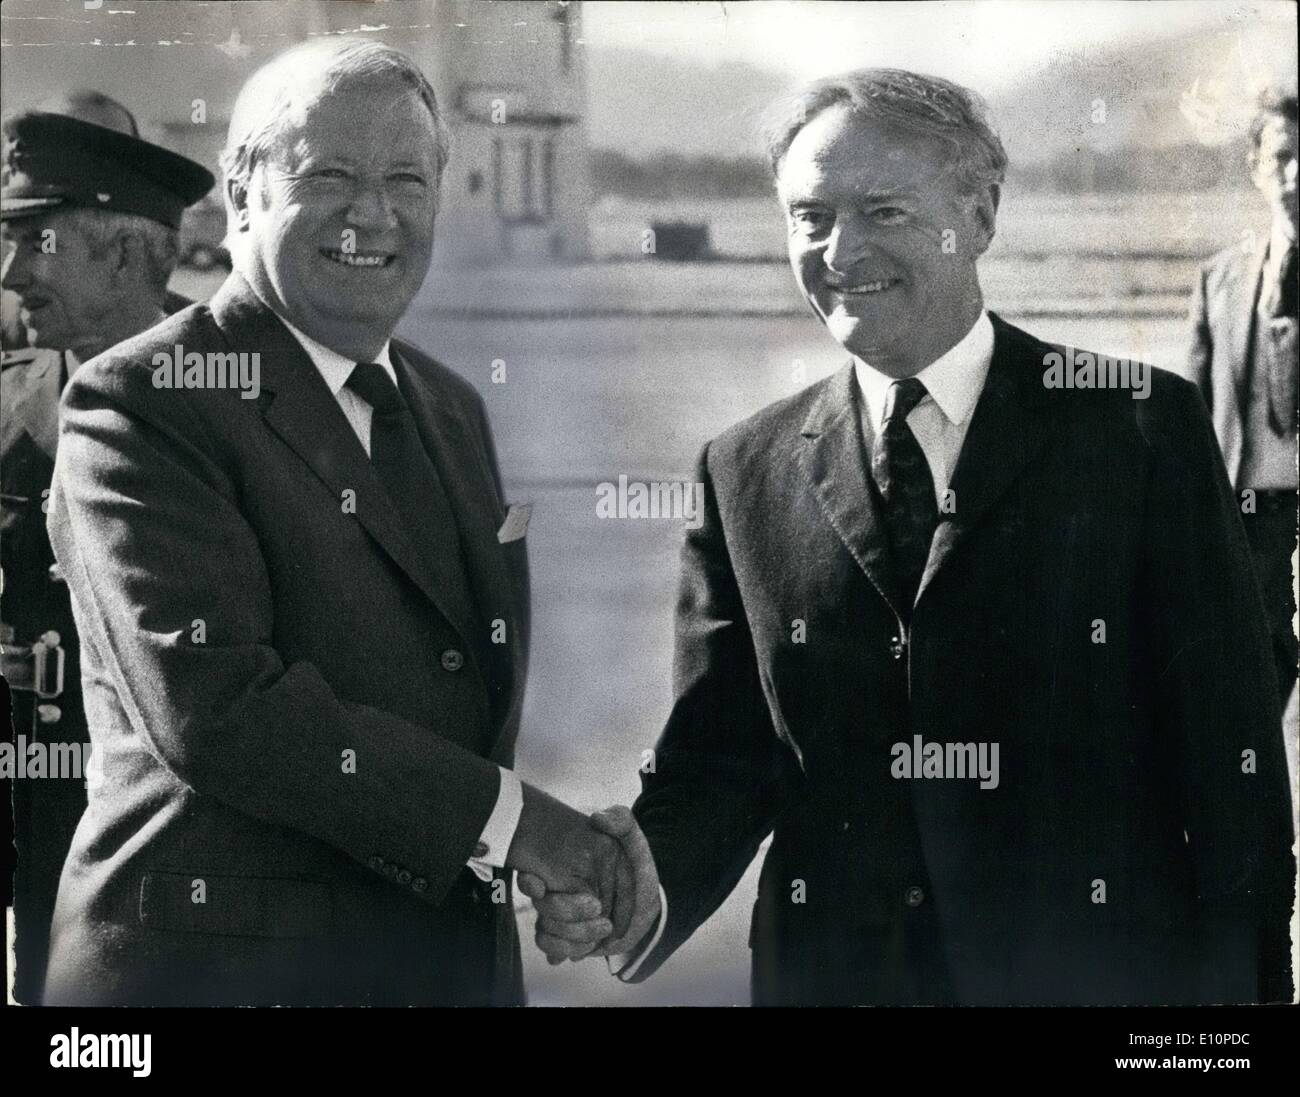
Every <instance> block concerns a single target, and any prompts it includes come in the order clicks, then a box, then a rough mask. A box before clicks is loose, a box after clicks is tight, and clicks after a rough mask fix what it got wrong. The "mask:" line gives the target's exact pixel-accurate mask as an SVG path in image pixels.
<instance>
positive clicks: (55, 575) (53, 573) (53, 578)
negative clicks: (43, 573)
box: [49, 564, 63, 583]
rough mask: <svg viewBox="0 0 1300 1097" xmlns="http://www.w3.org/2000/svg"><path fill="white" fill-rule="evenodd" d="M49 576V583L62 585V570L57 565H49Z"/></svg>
mask: <svg viewBox="0 0 1300 1097" xmlns="http://www.w3.org/2000/svg"><path fill="white" fill-rule="evenodd" d="M49 574H50V582H51V583H62V582H63V569H62V568H61V567H59V565H58V564H51V565H50V571H49Z"/></svg>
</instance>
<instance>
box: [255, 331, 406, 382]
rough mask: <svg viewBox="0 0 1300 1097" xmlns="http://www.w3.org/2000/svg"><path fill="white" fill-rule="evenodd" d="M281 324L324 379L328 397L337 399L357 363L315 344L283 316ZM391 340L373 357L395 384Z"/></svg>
mask: <svg viewBox="0 0 1300 1097" xmlns="http://www.w3.org/2000/svg"><path fill="white" fill-rule="evenodd" d="M280 323H282V324H283V325H284V326H285V327H286V328H288V329H289V332H290V333H291V334H292V335H293V337H294V338H295V339H297V340H298V342H299V343H301V344H302V349H303V350H305V351H306V352H307V356H308V357H309V358H310V359H311V360H312V364H313V365H315V367H316V369H317V370H318V371H319V372H320V375H321V376H322V377H323V378H324V379H325V384H327V385H328V386H329V390H330V395H332V396H334V397H335V398H337V397H338V394H339V392H340V391H341V390H342V389H343V387H344V386H345V385H346V384H347V383H348V378H349V377H351V376H352V371H353V370H354V369H355V368H356V365H357V363H356V362H354V361H353V360H352V359H351V358H348V357H346V356H344V355H342V354H339V352H338V351H336V350H330V348H329V347H327V346H325V345H324V344H323V343H318V342H316V340H315V339H313V338H312V337H311V336H310V335H306V334H304V333H303V332H301V331H299V330H298V329H297V328H295V327H294V326H293V325H292V324H291V323H289V321H288V320H286V319H285V318H284V317H283V316H281V317H280ZM391 343H392V340H391V339H385V340H384V345H383V346H382V347H380V348H379V353H378V354H376V355H375V358H374V360H375V361H376V362H377V363H378V364H379V365H381V366H383V367H384V372H385V373H386V374H388V379H389V380H390V381H392V382H393V384H394V385H396V384H397V373H396V371H395V370H394V369H393V360H392V358H391V357H390V355H389V353H388V348H389V346H390V345H391Z"/></svg>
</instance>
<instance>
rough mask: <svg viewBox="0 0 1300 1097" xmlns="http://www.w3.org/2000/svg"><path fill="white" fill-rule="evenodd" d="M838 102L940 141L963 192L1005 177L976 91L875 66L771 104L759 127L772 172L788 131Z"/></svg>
mask: <svg viewBox="0 0 1300 1097" xmlns="http://www.w3.org/2000/svg"><path fill="white" fill-rule="evenodd" d="M841 103H844V104H847V105H848V107H849V109H850V110H851V111H852V112H853V113H854V114H855V115H858V116H860V117H864V118H874V119H878V120H880V121H882V122H887V123H890V124H892V125H895V126H897V127H899V128H900V129H905V130H910V131H912V132H915V133H924V134H928V135H930V136H932V137H937V138H938V139H940V140H941V141H942V142H944V143H945V144H946V145H947V146H948V147H949V149H950V150H951V152H952V165H951V170H952V172H953V175H954V177H955V178H956V180H957V183H958V185H959V186H960V187H961V189H962V190H963V191H964V192H966V193H970V194H974V193H979V192H982V191H985V190H987V189H989V188H1000V187H1001V185H1002V181H1003V179H1004V178H1005V177H1006V170H1007V154H1006V152H1005V150H1004V149H1003V148H1002V141H1001V140H1000V139H999V138H998V135H997V133H996V132H995V131H994V129H993V126H992V124H991V122H990V121H989V116H988V108H987V106H986V105H985V103H984V100H983V99H982V98H980V96H979V95H978V94H977V93H975V92H973V91H971V90H970V89H969V88H964V87H962V86H961V85H960V84H954V83H953V82H952V81H951V80H944V79H942V78H941V77H938V76H927V75H925V74H923V73H918V72H908V71H907V70H906V69H882V68H872V69H857V70H855V71H853V72H846V73H843V74H841V75H839V76H830V77H826V78H824V79H821V80H817V81H815V82H813V83H811V84H809V85H808V86H807V87H805V88H803V89H801V90H800V91H798V92H796V93H795V94H794V95H792V96H790V97H789V98H787V99H784V100H781V101H780V102H778V103H777V104H776V105H775V106H774V107H773V108H772V109H771V110H770V111H769V112H768V114H767V116H766V118H765V121H764V125H763V136H764V140H765V142H766V145H767V158H768V164H769V166H770V167H771V170H772V175H773V176H776V175H777V174H778V173H779V172H780V170H781V163H782V161H783V160H784V159H785V154H786V153H787V152H788V151H789V149H790V145H791V143H792V142H793V141H794V139H795V135H796V134H797V133H798V132H799V131H800V130H801V129H803V128H804V126H806V125H807V124H808V123H809V122H811V121H812V120H813V119H814V118H815V117H816V116H817V115H819V114H821V113H822V112H823V111H824V110H827V109H828V108H830V107H833V106H836V105H838V104H841ZM995 194H996V191H995Z"/></svg>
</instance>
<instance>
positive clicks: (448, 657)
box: [442, 648, 465, 673]
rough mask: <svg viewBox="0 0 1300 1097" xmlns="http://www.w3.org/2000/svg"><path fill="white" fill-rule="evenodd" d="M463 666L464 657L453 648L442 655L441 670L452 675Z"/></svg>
mask: <svg viewBox="0 0 1300 1097" xmlns="http://www.w3.org/2000/svg"><path fill="white" fill-rule="evenodd" d="M464 665H465V656H463V655H462V654H461V653H460V652H459V651H457V650H456V649H455V648H448V649H447V650H446V651H444V652H443V653H442V669H443V670H450V671H452V672H453V673H454V672H455V671H458V670H460V668H461V667H463V666H464Z"/></svg>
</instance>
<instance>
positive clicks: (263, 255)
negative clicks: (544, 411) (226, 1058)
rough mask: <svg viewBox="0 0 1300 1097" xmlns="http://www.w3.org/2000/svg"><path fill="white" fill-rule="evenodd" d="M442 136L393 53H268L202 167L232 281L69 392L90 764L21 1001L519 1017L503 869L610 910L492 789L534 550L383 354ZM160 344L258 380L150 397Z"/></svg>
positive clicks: (482, 435)
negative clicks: (239, 368)
mask: <svg viewBox="0 0 1300 1097" xmlns="http://www.w3.org/2000/svg"><path fill="white" fill-rule="evenodd" d="M447 153H448V144H447V133H446V127H445V124H444V122H443V119H442V117H441V115H440V113H439V109H438V104H437V101H436V99H435V97H434V93H433V89H432V88H431V86H430V85H429V82H428V80H427V79H426V78H425V77H424V75H423V74H422V73H421V72H420V71H419V69H418V68H416V67H415V65H413V64H412V63H411V61H410V60H409V59H407V58H406V57H405V56H404V55H403V54H401V53H399V52H397V51H395V50H392V49H389V48H387V47H384V46H381V45H379V44H377V43H373V42H367V41H361V40H346V39H345V40H339V39H329V40H322V41H317V42H313V43H310V44H307V45H304V46H300V47H296V48H294V49H292V50H290V51H288V52H287V53H285V54H282V55H281V56H280V57H278V58H277V59H275V60H273V61H272V62H270V63H269V64H268V65H267V66H265V67H264V68H263V69H261V70H259V71H258V72H257V73H256V74H255V75H254V76H253V77H252V78H251V80H250V81H249V83H248V84H247V85H246V86H245V88H244V89H243V91H242V92H241V94H240V96H239V98H238V100H237V102H236V105H235V108H234V111H233V113H232V117H231V124H230V131H229V135H228V140H227V146H226V149H225V152H224V153H223V162H222V167H223V169H224V175H225V180H224V185H225V196H226V206H227V218H228V243H229V246H230V250H231V255H232V259H233V262H234V273H232V275H231V277H230V278H229V280H228V281H227V282H226V284H225V285H224V286H223V287H222V288H221V290H220V291H218V293H217V295H216V296H215V297H214V298H213V300H212V302H211V303H210V304H209V305H207V306H194V307H193V308H190V309H187V310H185V311H184V312H182V313H180V314H178V315H177V316H175V317H173V318H172V319H171V320H170V321H168V322H167V323H165V324H162V325H160V326H158V327H156V328H155V329H153V330H152V331H150V332H148V333H146V334H145V335H144V336H141V337H139V338H136V339H133V340H130V341H128V342H126V343H124V344H122V345H121V346H118V347H116V348H114V349H113V350H112V351H111V352H109V353H108V354H105V355H102V356H100V357H99V358H96V359H94V360H93V361H91V362H89V363H87V364H86V365H84V366H83V367H82V368H81V369H80V370H79V371H78V372H77V374H76V376H75V377H74V379H73V381H72V383H71V384H70V386H69V388H68V391H67V394H66V396H65V398H64V406H63V421H62V434H61V442H60V446H59V456H58V461H57V464H56V467H55V477H54V480H55V486H54V494H53V497H52V505H51V508H50V518H49V528H50V535H51V540H52V541H53V544H54V548H55V552H56V554H57V556H58V560H59V563H60V564H61V565H62V567H63V570H64V573H65V575H66V576H67V581H68V585H69V587H70V589H71V592H72V600H73V607H74V611H75V614H76V618H77V623H78V626H79V628H80V631H81V635H82V641H83V659H82V666H83V675H82V677H83V682H84V688H85V695H86V712H87V718H88V722H89V727H90V735H91V739H92V741H93V743H94V745H95V746H96V748H98V750H99V751H100V753H101V756H102V771H103V779H102V781H101V782H100V783H99V784H98V785H97V786H96V787H95V788H94V789H92V790H91V796H90V805H89V809H88V811H87V812H86V815H85V816H84V817H83V820H82V823H81V826H80V827H79V829H78V831H77V835H76V838H75V840H74V842H73V846H72V851H71V854H70V855H69V858H68V863H67V866H66V868H65V870H64V874H63V879H62V882H61V885H60V890H59V898H58V906H57V909H56V912H55V918H54V928H53V941H52V945H51V955H50V973H49V978H48V982H47V1000H48V1001H51V1002H55V1003H108V1004H126V1003H136V1004H163V1003H172V1004H258V1003H262V1004H269V1003H282V1004H288V1003H300V1004H323V1005H334V1004H362V1003H369V1004H391V1005H413V1004H489V1003H502V1004H512V1003H519V1002H521V1001H522V999H523V991H522V983H521V978H520V965H519V954H518V937H517V933H516V930H515V922H514V911H513V905H512V903H511V896H510V878H509V875H508V871H507V870H508V869H510V868H516V867H517V868H521V869H528V870H529V871H530V872H531V873H534V874H537V875H538V876H539V877H541V878H544V879H546V880H547V881H548V883H549V884H550V885H551V886H555V887H559V888H570V889H578V888H585V889H586V890H587V891H589V892H591V893H593V894H594V895H597V896H599V897H600V902H599V903H598V905H599V906H600V907H601V908H602V910H603V911H604V912H605V913H607V914H609V915H611V916H612V917H611V920H610V922H609V923H607V924H606V925H604V926H603V927H602V928H604V930H605V933H606V934H608V933H609V932H610V931H611V930H612V929H614V928H615V927H616V926H619V927H622V926H625V925H627V924H628V919H627V916H626V915H627V903H626V901H624V902H622V903H621V905H619V906H618V908H617V911H616V909H615V906H614V900H615V897H616V895H617V894H618V890H617V889H618V887H619V886H621V885H622V884H627V883H628V882H630V874H629V872H628V870H627V869H626V868H625V867H623V866H622V865H621V862H620V860H619V858H620V854H619V847H618V845H617V844H616V843H615V841H614V840H613V839H612V838H611V837H609V836H607V835H605V834H602V833H600V832H598V831H597V830H596V829H594V828H593V826H592V825H590V824H589V822H588V820H587V818H586V817H585V816H584V815H581V814H579V813H577V812H575V811H573V810H572V809H570V808H567V807H565V806H564V805H563V804H560V803H558V802H557V801H555V800H553V799H551V798H549V797H547V796H545V795H544V794H543V793H541V792H539V791H537V790H535V789H533V788H531V787H529V786H527V785H521V783H520V782H519V780H518V778H516V777H515V776H514V775H513V773H511V772H510V766H511V760H512V757H513V751H514V741H515V736H516V733H517V730H518V726H519V715H520V706H521V701H522V696H523V686H524V675H525V670H526V664H527V645H528V628H529V619H528V573H527V556H526V550H525V547H524V540H523V536H522V533H523V528H524V524H523V523H522V522H521V521H518V520H513V521H512V520H510V519H508V517H507V508H506V505H505V502H504V500H503V498H502V486H501V480H500V477H499V475H498V471H497V464H496V457H495V453H494V449H493V443H492V436H491V433H490V431H489V429H488V424H487V419H486V416H485V413H484V408H483V405H482V401H481V400H480V399H479V398H478V397H477V395H476V394H475V393H474V391H473V389H472V388H471V387H470V386H469V385H468V384H467V383H466V382H464V381H463V380H461V379H459V378H458V377H457V376H456V375H455V374H453V373H452V372H451V371H449V370H447V369H445V368H444V367H442V366H440V365H438V364H437V363H435V362H433V361H432V360H430V359H429V358H427V357H425V356H424V355H423V354H421V353H420V352H419V351H417V350H416V349H415V348H413V347H410V346H408V345H406V344H404V343H400V342H398V341H397V340H394V339H392V338H391V336H392V332H393V329H394V328H395V326H396V325H397V322H398V320H399V319H400V317H401V316H402V314H403V312H405V310H406V308H407V306H408V305H409V304H410V302H411V300H412V298H413V297H414V296H415V293H416V291H417V290H418V289H419V287H420V284H421V282H422V281H423V279H424V277H425V274H426V271H427V269H428V265H429V258H430V254H431V251H432V248H433V242H434V223H435V217H436V214H437V210H438V194H439V181H440V179H441V176H442V172H443V169H444V167H445V165H446V161H447ZM176 348H180V350H179V351H177V350H176ZM174 353H182V354H184V356H185V360H186V362H187V364H188V362H189V361H190V357H191V356H192V355H197V356H198V360H199V361H200V362H202V361H204V360H206V359H208V358H210V357H211V356H225V355H228V354H230V353H240V354H242V353H249V354H252V353H256V354H257V355H258V356H259V359H258V360H259V362H260V369H261V377H260V386H259V390H260V395H259V397H258V398H257V399H256V400H255V401H254V400H244V399H242V393H241V392H240V391H238V390H236V389H231V388H226V387H220V388H212V389H204V388H201V387H198V388H196V387H193V386H191V385H189V383H188V381H187V384H186V386H185V387H184V388H173V387H166V388H160V387H157V386H155V384H154V382H153V378H154V369H155V366H156V365H157V364H158V361H157V360H158V358H159V356H162V357H164V358H166V357H168V356H170V355H172V354H174ZM187 368H188V365H187ZM202 375H203V374H202V371H199V372H196V375H195V376H196V378H201V376H202Z"/></svg>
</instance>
